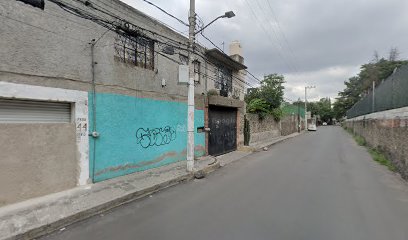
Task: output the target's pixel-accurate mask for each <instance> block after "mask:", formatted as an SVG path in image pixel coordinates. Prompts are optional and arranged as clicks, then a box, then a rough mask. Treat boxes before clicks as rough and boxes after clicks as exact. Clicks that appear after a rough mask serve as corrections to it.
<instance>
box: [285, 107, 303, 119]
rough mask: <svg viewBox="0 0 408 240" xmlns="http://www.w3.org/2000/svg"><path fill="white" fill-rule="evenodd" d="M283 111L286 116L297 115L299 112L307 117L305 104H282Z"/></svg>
mask: <svg viewBox="0 0 408 240" xmlns="http://www.w3.org/2000/svg"><path fill="white" fill-rule="evenodd" d="M282 112H283V115H284V116H288V115H297V114H298V112H299V114H300V116H301V117H302V118H304V117H305V108H304V107H303V106H300V105H299V106H298V105H297V104H287V105H284V106H282Z"/></svg>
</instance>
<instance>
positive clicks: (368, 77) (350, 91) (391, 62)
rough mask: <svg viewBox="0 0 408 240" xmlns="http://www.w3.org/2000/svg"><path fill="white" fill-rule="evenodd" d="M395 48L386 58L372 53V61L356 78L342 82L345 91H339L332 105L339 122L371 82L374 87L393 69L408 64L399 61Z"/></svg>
mask: <svg viewBox="0 0 408 240" xmlns="http://www.w3.org/2000/svg"><path fill="white" fill-rule="evenodd" d="M398 57H399V51H398V49H397V48H391V50H390V52H389V57H388V58H384V57H382V58H380V57H379V55H378V52H377V51H375V52H374V59H373V60H372V61H371V62H369V63H367V64H363V65H362V66H361V67H360V72H359V73H358V74H357V76H354V77H351V78H349V79H348V80H347V81H345V82H344V84H345V89H344V90H343V91H340V92H339V94H338V97H337V98H336V102H335V103H334V104H333V115H334V117H335V118H336V119H338V120H340V119H342V118H343V117H344V116H345V115H346V112H347V110H348V109H350V108H351V107H352V106H353V105H354V104H356V103H357V102H358V101H359V100H360V99H361V98H362V97H363V96H365V95H366V94H367V93H368V92H370V91H371V89H372V85H373V82H374V83H375V85H376V86H378V85H379V84H381V81H382V80H384V79H386V78H387V77H388V76H390V75H391V74H392V73H393V71H394V69H395V68H398V67H400V66H402V65H404V64H408V61H406V60H399V59H398Z"/></svg>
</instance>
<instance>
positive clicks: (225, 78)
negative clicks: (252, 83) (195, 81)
mask: <svg viewBox="0 0 408 240" xmlns="http://www.w3.org/2000/svg"><path fill="white" fill-rule="evenodd" d="M215 77H216V81H215V86H214V87H215V88H216V89H219V90H220V95H221V96H224V97H228V93H229V92H232V71H231V70H229V69H228V68H226V67H223V66H219V67H218V68H217V73H216V76H215Z"/></svg>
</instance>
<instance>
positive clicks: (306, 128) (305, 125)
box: [305, 87, 307, 131]
mask: <svg viewBox="0 0 408 240" xmlns="http://www.w3.org/2000/svg"><path fill="white" fill-rule="evenodd" d="M305 131H307V87H305Z"/></svg>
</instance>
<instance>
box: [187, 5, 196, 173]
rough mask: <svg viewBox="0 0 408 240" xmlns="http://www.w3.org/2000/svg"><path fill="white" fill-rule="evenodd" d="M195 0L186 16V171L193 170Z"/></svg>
mask: <svg viewBox="0 0 408 240" xmlns="http://www.w3.org/2000/svg"><path fill="white" fill-rule="evenodd" d="M195 19H196V16H195V0H190V13H189V16H188V23H189V34H188V50H189V51H188V70H189V79H188V95H187V98H188V100H187V101H188V103H187V171H188V172H192V171H194V63H193V54H194V42H195V33H194V31H195Z"/></svg>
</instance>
